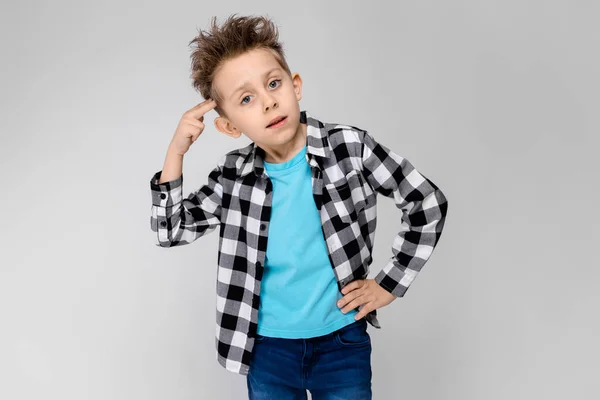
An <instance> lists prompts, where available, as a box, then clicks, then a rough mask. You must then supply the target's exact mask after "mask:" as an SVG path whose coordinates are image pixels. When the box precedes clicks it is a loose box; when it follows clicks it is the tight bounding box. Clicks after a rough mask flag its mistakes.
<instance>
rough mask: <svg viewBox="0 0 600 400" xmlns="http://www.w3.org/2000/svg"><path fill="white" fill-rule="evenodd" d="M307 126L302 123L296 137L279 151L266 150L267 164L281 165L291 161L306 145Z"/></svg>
mask: <svg viewBox="0 0 600 400" xmlns="http://www.w3.org/2000/svg"><path fill="white" fill-rule="evenodd" d="M306 134H307V133H306V124H303V123H300V124H299V125H298V130H297V131H296V135H294V138H293V139H292V140H291V141H290V142H289V143H285V144H284V145H283V146H282V147H281V148H279V149H269V150H265V159H264V160H265V162H268V163H271V164H281V163H284V162H286V161H289V160H291V159H292V158H293V157H294V156H295V155H296V154H298V152H299V151H300V150H301V149H302V148H303V147H304V145H306Z"/></svg>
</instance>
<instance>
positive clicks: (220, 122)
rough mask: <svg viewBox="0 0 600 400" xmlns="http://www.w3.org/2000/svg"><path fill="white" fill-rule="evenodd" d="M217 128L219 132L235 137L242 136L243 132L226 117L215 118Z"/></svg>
mask: <svg viewBox="0 0 600 400" xmlns="http://www.w3.org/2000/svg"><path fill="white" fill-rule="evenodd" d="M215 128H217V130H218V131H219V132H221V133H224V134H225V135H227V136H229V137H232V138H234V139H237V138H239V137H240V136H242V132H241V131H240V130H239V129H237V128H236V127H234V126H233V125H232V124H231V122H229V120H227V119H226V118H224V117H217V118H215Z"/></svg>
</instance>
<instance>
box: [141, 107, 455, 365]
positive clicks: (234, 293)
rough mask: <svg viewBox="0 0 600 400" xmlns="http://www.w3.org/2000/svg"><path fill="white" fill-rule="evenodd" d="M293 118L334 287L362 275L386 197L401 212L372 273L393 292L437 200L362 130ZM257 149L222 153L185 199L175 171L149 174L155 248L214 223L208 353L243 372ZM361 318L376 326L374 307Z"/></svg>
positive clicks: (440, 199)
mask: <svg viewBox="0 0 600 400" xmlns="http://www.w3.org/2000/svg"><path fill="white" fill-rule="evenodd" d="M300 122H302V123H305V124H307V138H306V161H307V162H308V164H309V165H310V166H311V170H312V178H311V179H312V185H313V194H314V200H315V206H316V207H317V209H318V210H319V214H320V217H321V222H322V228H323V238H324V239H325V241H326V244H327V248H328V251H329V259H330V261H331V265H332V267H333V270H334V274H335V277H336V279H337V281H338V286H339V289H340V290H341V289H342V288H343V287H344V286H346V285H347V284H348V283H349V282H351V281H353V280H356V279H366V278H367V275H368V273H369V265H370V264H371V262H372V258H371V251H372V248H373V241H374V237H375V225H376V206H377V193H379V194H382V195H384V196H386V197H390V198H393V199H394V202H395V204H396V206H397V208H399V209H400V210H401V213H399V215H398V223H399V228H400V229H399V232H398V234H397V235H396V236H395V238H394V241H393V244H392V253H393V256H392V257H391V258H390V259H389V260H388V261H387V263H386V264H385V265H384V266H383V268H382V270H381V272H379V273H378V274H377V276H376V277H375V278H374V279H375V280H376V281H377V283H379V284H380V285H381V286H382V287H383V288H385V289H386V290H388V291H389V292H390V293H392V294H394V295H395V296H398V297H402V296H403V295H404V294H405V292H406V291H407V289H408V287H409V286H410V284H411V283H412V282H413V281H414V279H415V276H416V275H417V273H418V272H419V271H420V270H421V269H422V268H423V265H424V264H425V263H426V262H427V260H428V259H429V258H430V256H431V254H432V251H433V249H434V247H435V246H436V244H437V243H438V241H439V239H440V236H441V233H442V229H443V226H444V221H445V218H446V213H447V210H448V201H447V200H446V197H445V196H444V194H443V193H442V191H441V190H440V189H439V188H438V187H437V186H436V185H435V184H434V183H433V182H432V181H430V180H429V179H427V178H426V177H425V176H424V175H422V174H421V173H419V172H418V171H417V170H416V169H415V168H414V167H413V165H412V164H411V163H410V162H409V161H408V160H407V159H405V158H403V157H401V156H399V155H397V154H396V153H394V152H392V151H391V150H390V149H388V148H387V147H385V146H384V145H382V144H380V143H378V142H376V141H375V139H374V138H373V136H371V135H370V134H369V133H368V132H367V131H365V130H362V129H359V128H356V127H354V126H349V125H341V124H333V123H324V122H321V121H319V120H318V119H317V118H316V117H314V116H312V115H310V114H309V113H308V112H306V111H301V113H300ZM264 154H265V153H264V150H263V149H261V148H260V147H258V146H256V144H255V143H251V144H250V145H248V146H246V147H244V148H241V149H237V150H234V151H231V152H229V153H227V154H226V155H225V156H223V157H222V158H221V159H220V160H219V162H218V163H217V166H216V167H215V168H214V169H213V170H212V171H211V172H210V173H209V175H208V182H207V184H205V185H203V186H202V187H200V188H199V189H198V190H197V191H195V192H192V193H190V194H189V195H188V196H187V198H183V195H182V193H183V187H182V183H183V174H182V175H181V176H180V177H179V178H177V179H174V180H172V181H169V182H164V183H161V184H159V183H158V181H159V179H160V175H161V172H162V171H158V172H156V173H155V174H154V176H153V177H152V179H151V181H150V188H151V194H152V208H151V213H152V215H151V218H150V226H151V228H152V231H154V232H156V242H155V244H156V245H158V246H161V247H173V246H181V245H185V244H189V243H192V242H193V241H194V240H196V239H198V238H199V237H201V236H203V235H205V234H207V233H208V232H211V231H212V230H214V229H215V228H217V227H219V235H220V237H219V250H218V269H217V271H218V272H217V285H216V287H217V289H216V292H217V293H216V294H217V302H216V303H217V310H216V322H217V324H216V341H215V344H216V350H217V352H216V355H217V361H218V362H219V363H220V364H221V365H222V366H223V367H224V368H226V369H227V370H229V371H232V372H236V373H238V374H241V375H247V374H248V370H249V364H250V356H251V352H252V348H253V346H254V338H255V337H256V330H257V321H258V307H259V304H260V283H261V278H262V275H263V271H264V262H265V255H266V251H267V235H268V232H269V217H270V214H271V201H272V195H273V193H272V191H273V185H272V183H271V181H270V179H269V178H268V175H267V174H266V172H265V169H264V165H263V160H264ZM319 239H321V238H315V240H319ZM365 319H366V320H367V321H368V322H369V323H370V324H371V325H372V326H374V327H375V328H381V326H380V324H379V321H378V320H377V310H373V311H371V312H370V313H369V314H368V315H366V316H365Z"/></svg>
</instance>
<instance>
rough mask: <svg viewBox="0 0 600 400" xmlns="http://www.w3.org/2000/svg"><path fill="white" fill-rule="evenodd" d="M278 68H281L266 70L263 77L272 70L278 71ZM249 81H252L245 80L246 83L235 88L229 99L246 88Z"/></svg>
mask: <svg viewBox="0 0 600 400" xmlns="http://www.w3.org/2000/svg"><path fill="white" fill-rule="evenodd" d="M277 70H279V67H275V68H272V69H270V70H269V71H267V72H265V74H264V75H263V77H265V76H267V75H269V74H270V73H271V72H273V71H277ZM249 83H250V82H244V83H243V84H242V85H241V86H238V87H237V89H235V90H234V91H233V93H232V94H231V96H230V97H229V99H232V98H233V96H235V94H236V93H237V92H239V91H240V90H242V89H244V88H245V87H246V86H247V85H248V84H249Z"/></svg>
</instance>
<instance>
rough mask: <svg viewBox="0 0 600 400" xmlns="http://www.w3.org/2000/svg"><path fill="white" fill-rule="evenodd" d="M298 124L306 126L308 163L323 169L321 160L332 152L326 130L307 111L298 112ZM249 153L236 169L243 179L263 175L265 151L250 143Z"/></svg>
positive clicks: (322, 124)
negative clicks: (247, 176) (252, 173)
mask: <svg viewBox="0 0 600 400" xmlns="http://www.w3.org/2000/svg"><path fill="white" fill-rule="evenodd" d="M300 122H301V123H304V124H306V157H307V159H308V163H309V164H310V165H311V166H313V167H316V168H319V169H323V159H324V158H327V157H329V154H330V152H331V151H332V149H331V145H330V143H329V139H328V137H327V128H326V127H325V124H324V123H323V122H321V121H320V120H319V119H318V118H316V117H315V116H313V115H312V114H310V113H309V112H308V111H306V110H304V111H300ZM249 149H250V151H249V153H248V155H247V156H246V158H245V159H244V160H243V161H242V162H241V164H240V165H239V167H238V168H237V174H238V175H239V176H240V177H244V176H246V175H247V174H249V173H250V172H251V171H254V173H255V174H256V176H262V175H263V173H264V163H263V161H264V157H265V151H264V150H263V149H262V148H261V147H259V146H257V145H256V143H254V142H252V144H251V145H249Z"/></svg>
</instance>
